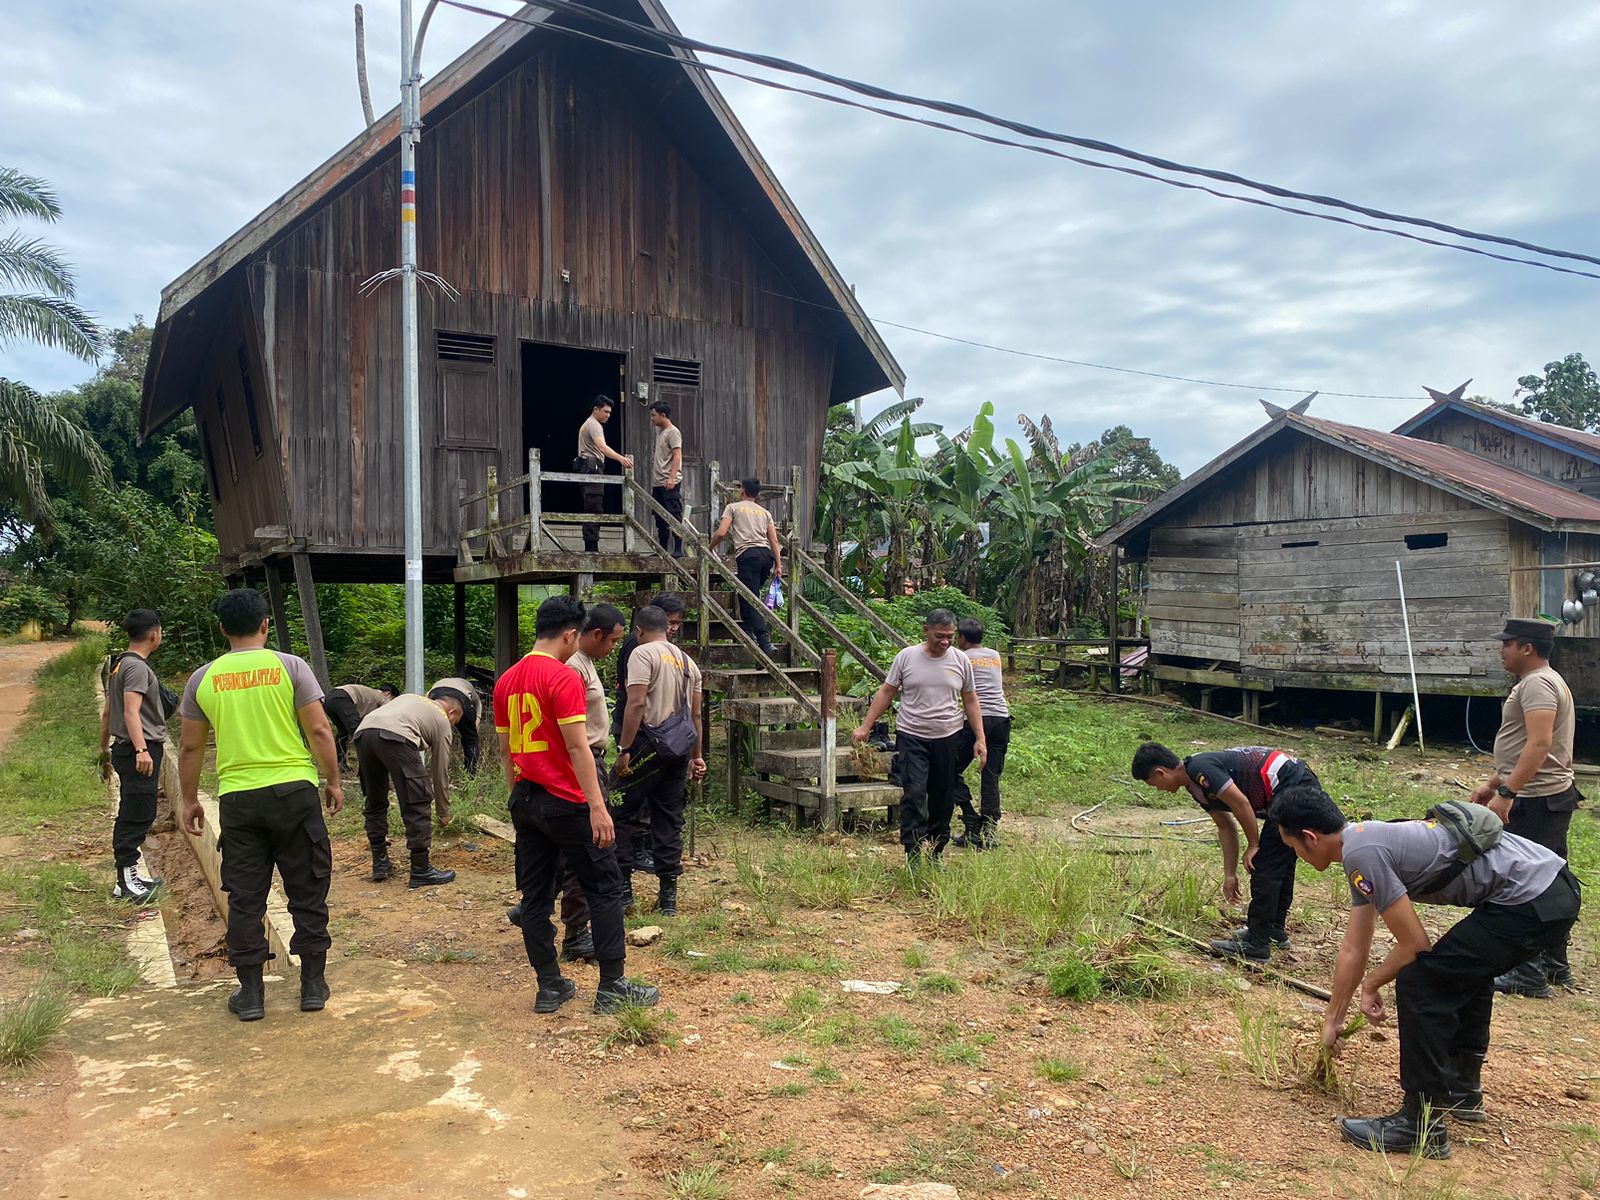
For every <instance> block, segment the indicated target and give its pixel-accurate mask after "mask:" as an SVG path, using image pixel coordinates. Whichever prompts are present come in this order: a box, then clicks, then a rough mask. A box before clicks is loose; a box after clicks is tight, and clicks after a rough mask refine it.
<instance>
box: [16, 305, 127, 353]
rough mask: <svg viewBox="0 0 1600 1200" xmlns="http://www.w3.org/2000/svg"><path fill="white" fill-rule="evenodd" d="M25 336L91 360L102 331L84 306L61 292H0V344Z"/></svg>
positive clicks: (100, 346)
mask: <svg viewBox="0 0 1600 1200" xmlns="http://www.w3.org/2000/svg"><path fill="white" fill-rule="evenodd" d="M22 339H25V340H27V341H31V342H38V343H39V344H40V345H41V346H49V347H50V348H52V349H57V350H65V351H67V352H68V353H69V354H75V355H77V356H78V357H79V358H83V359H88V360H89V361H91V362H92V361H93V360H94V359H96V358H98V357H99V356H100V352H101V350H102V349H104V347H105V335H104V334H103V333H101V332H100V327H99V326H98V325H96V324H95V322H94V318H93V317H91V316H90V315H89V314H88V313H87V312H86V311H85V310H84V309H82V308H80V307H78V305H76V304H74V303H73V302H72V301H70V300H67V299H64V298H63V297H61V296H45V295H40V294H38V293H31V294H30V293H22V294H18V295H0V346H3V345H6V344H7V343H9V342H14V341H18V340H22Z"/></svg>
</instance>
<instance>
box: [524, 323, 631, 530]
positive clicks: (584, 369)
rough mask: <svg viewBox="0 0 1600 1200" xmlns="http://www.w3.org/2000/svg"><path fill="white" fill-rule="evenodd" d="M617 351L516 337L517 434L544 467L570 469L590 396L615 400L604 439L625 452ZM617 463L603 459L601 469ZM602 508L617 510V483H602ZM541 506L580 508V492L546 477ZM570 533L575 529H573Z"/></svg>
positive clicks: (554, 509) (613, 470)
mask: <svg viewBox="0 0 1600 1200" xmlns="http://www.w3.org/2000/svg"><path fill="white" fill-rule="evenodd" d="M623 361H624V359H623V356H622V355H620V354H614V353H612V352H610V351H607V350H581V349H577V348H575V347H572V346H553V345H550V344H548V343H546V342H523V343H522V440H523V443H524V449H525V450H531V449H537V450H538V451H539V461H540V464H541V465H542V467H543V469H544V470H546V471H571V470H572V468H573V459H574V458H576V457H577V453H578V426H580V425H582V424H583V423H584V421H586V420H587V419H588V417H589V413H590V412H591V411H592V409H593V404H594V398H595V397H596V396H598V395H606V396H610V397H611V398H612V399H613V400H616V401H617V405H616V407H614V408H613V409H612V410H611V420H609V421H607V422H606V444H607V445H608V446H610V447H611V448H612V449H613V450H615V451H616V452H617V453H619V454H626V453H627V448H626V447H625V446H624V444H623V440H622V403H621V400H620V396H621V392H622V384H623V379H622V365H623ZM616 472H617V465H616V464H615V463H613V462H609V461H608V462H607V463H606V474H608V475H614V474H616ZM605 491H606V511H607V512H609V513H620V512H621V511H622V493H621V489H619V488H614V487H608V488H606V490H605ZM542 503H543V506H544V509H545V511H546V512H569V513H572V512H582V511H583V494H582V491H581V490H580V488H579V486H578V485H577V484H575V483H552V484H547V485H546V486H545V488H544V492H543V497H542ZM573 532H574V533H575V532H576V530H574V531H573Z"/></svg>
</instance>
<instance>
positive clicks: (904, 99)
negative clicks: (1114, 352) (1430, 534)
mask: <svg viewBox="0 0 1600 1200" xmlns="http://www.w3.org/2000/svg"><path fill="white" fill-rule="evenodd" d="M443 3H445V4H448V5H451V6H452V7H454V8H458V9H462V10H464V11H467V12H475V13H479V14H481V15H483V16H489V17H494V18H495V19H497V20H522V21H523V23H524V24H528V25H535V26H538V27H540V28H545V29H551V30H555V31H559V32H563V33H576V34H578V35H579V36H590V37H592V38H593V39H594V40H597V41H603V42H606V43H607V44H609V45H613V46H616V47H617V48H618V49H622V50H627V51H631V52H636V53H646V54H651V53H655V52H652V51H650V50H649V49H648V48H646V47H640V46H637V45H634V44H629V43H617V42H614V41H610V40H608V39H605V38H600V37H595V36H594V35H592V34H586V33H585V31H582V30H572V29H570V28H568V27H566V26H558V25H551V24H549V23H548V22H542V21H530V20H526V19H524V18H517V17H512V16H508V15H507V14H505V13H500V12H496V11H494V10H493V9H489V8H484V7H481V6H479V5H475V4H471V3H467V2H466V0H443ZM541 6H542V7H545V8H549V9H551V10H553V11H555V12H558V13H567V14H569V15H572V16H576V17H581V18H584V19H587V20H591V21H595V22H598V23H600V24H603V25H607V26H610V27H613V28H618V29H622V30H626V31H627V32H629V33H630V34H633V35H635V36H643V37H646V38H651V39H654V40H655V41H657V42H660V43H663V44H666V45H669V46H673V47H675V48H678V49H682V50H689V51H693V52H696V53H703V54H712V55H718V56H721V57H726V58H733V59H736V60H739V61H742V62H748V63H751V64H754V65H757V66H762V67H765V68H768V69H770V70H775V71H780V72H784V73H788V74H798V75H803V76H806V77H808V78H811V79H816V80H818V81H820V82H823V83H828V84H831V85H832V86H835V87H839V88H843V89H845V90H847V91H852V92H855V93H857V94H860V95H865V96H870V97H873V98H876V99H880V100H887V101H891V102H894V103H898V104H905V105H909V106H912V107H916V108H924V109H929V110H932V111H935V112H940V113H944V114H946V115H949V116H955V117H961V118H964V119H967V120H973V121H978V122H981V123H983V124H987V125H993V126H997V127H999V128H1002V129H1008V130H1010V131H1012V132H1014V133H1018V134H1021V135H1023V136H1026V137H1031V138H1036V139H1039V140H1041V141H1051V142H1059V143H1064V144H1067V145H1072V146H1077V147H1079V148H1082V149H1086V150H1093V151H1096V152H1099V153H1103V154H1109V155H1113V156H1115V157H1119V158H1125V159H1130V160H1133V161H1136V162H1141V163H1144V164H1146V165H1148V166H1152V167H1156V168H1159V169H1161V170H1166V171H1173V172H1176V173H1178V174H1185V175H1196V176H1200V177H1203V178H1207V179H1212V180H1216V181H1218V182H1222V183H1229V184H1233V185H1236V186H1239V187H1244V188H1248V189H1250V190H1252V191H1259V192H1263V193H1265V194H1267V195H1271V196H1277V197H1280V198H1283V199H1292V200H1300V201H1304V202H1306V203H1311V204H1318V205H1322V206H1324V207H1330V208H1338V209H1342V210H1345V211H1348V212H1354V213H1359V214H1361V215H1363V216H1368V217H1372V218H1374V219H1376V220H1383V221H1391V222H1394V223H1397V224H1404V225H1412V226H1417V227H1421V228H1426V229H1432V230H1435V231H1437V232H1440V233H1446V234H1449V235H1451V236H1453V237H1460V238H1465V239H1467V240H1470V241H1480V242H1489V243H1494V244H1498V245H1503V246H1512V247H1516V248H1518V249H1522V250H1527V251H1530V252H1532V253H1535V254H1542V255H1547V256H1550V257H1555V258H1566V259H1574V260H1577V261H1581V262H1587V263H1591V264H1594V265H1596V266H1600V257H1595V256H1593V255H1589V254H1586V253H1582V252H1579V251H1573V250H1562V249H1557V248H1553V247H1548V246H1541V245H1538V244H1537V243H1533V242H1526V241H1522V240H1520V239H1517V238H1511V237H1504V236H1501V235H1498V234H1490V233H1482V232H1478V231H1475V230H1469V229H1463V228H1461V227H1458V226H1454V225H1449V224H1446V223H1444V222H1440V221H1433V220H1430V219H1427V218H1424V217H1412V216H1408V215H1405V214H1402V213H1393V212H1388V211H1386V210H1384V209H1379V208H1373V207H1369V206H1366V205H1361V204H1355V203H1353V202H1351V201H1348V200H1342V199H1340V198H1338V197H1335V196H1325V195H1319V194H1316V193H1311V192H1301V191H1296V190H1294V189H1292V188H1285V187H1280V186H1278V185H1276V184H1271V183H1266V182H1263V181H1261V180H1256V179H1251V178H1249V177H1248V176H1244V175H1237V174H1234V173H1233V172H1230V171H1220V170H1215V169H1212V168H1208V167H1198V166H1192V165H1189V164H1186V163H1181V162H1177V161H1175V160H1172V159H1167V158H1161V157H1158V156H1156V155H1150V154H1144V153H1141V152H1139V151H1136V150H1131V149H1128V148H1127V147H1124V146H1119V145H1117V144H1115V143H1113V142H1105V141H1101V140H1099V139H1096V138H1086V137H1079V136H1075V135H1072V134H1065V133H1060V132H1057V131H1054V130H1049V129H1044V128H1041V127H1040V126H1036V125H1030V124H1027V123H1025V122H1021V121H1014V120H1011V119H1009V118H1005V117H999V116H996V115H994V114H991V113H987V112H984V111H983V110H981V109H976V108H972V107H969V106H967V105H964V104H956V103H952V102H949V101H942V100H934V99H929V98H927V97H921V96H915V95H909V94H906V93H902V92H895V91H892V90H890V89H888V88H882V87H878V86H877V85H875V84H869V83H864V82H861V81H859V80H854V79H850V78H847V77H845V76H840V75H833V74H830V73H828V72H826V71H820V70H818V69H816V68H814V67H808V66H805V65H804V64H802V63H797V62H793V61H791V60H789V59H784V58H778V57H776V56H773V55H767V54H756V53H751V52H749V51H744V50H736V49H733V48H730V47H726V46H719V45H716V44H714V43H710V42H702V41H699V40H698V39H695V38H689V37H685V36H683V35H682V34H676V33H669V32H667V31H665V30H659V29H655V28H653V27H650V26H644V25H639V24H637V23H636V22H633V21H629V20H627V19H625V18H622V17H618V16H614V15H612V14H611V13H606V12H601V11H599V10H598V9H594V8H590V7H589V6H587V5H584V4H580V3H575V2H574V0H541ZM657 56H658V57H668V58H672V59H674V60H675V61H678V62H680V63H684V64H686V65H689V66H691V67H699V68H701V69H703V70H709V71H717V72H719V73H722V74H729V75H734V76H736V77H738V78H741V79H746V80H748V81H750V82H752V83H757V84H760V85H762V86H766V87H774V88H778V89H780V90H785V91H792V92H799V93H801V94H804V95H810V96H814V97H815V98H817V99H823V100H829V101H831V102H834V103H842V104H847V105H851V106H852V107H863V108H867V110H868V111H872V112H876V113H878V114H879V115H883V116H890V117H894V118H896V119H900V120H911V121H918V120H919V119H918V118H915V117H909V116H907V115H905V114H898V113H893V112H890V111H888V110H883V109H876V108H871V107H870V106H863V105H855V104H853V103H852V102H850V101H848V100H845V99H844V98H843V97H837V96H830V95H828V94H826V93H821V92H812V91H808V90H806V89H801V88H793V87H786V86H785V85H782V84H779V83H777V82H776V81H773V80H766V79H762V78H760V77H757V76H749V75H744V74H741V73H739V72H735V71H730V70H728V69H727V68H719V67H717V66H715V65H713V64H708V63H698V62H693V61H691V60H686V59H683V58H681V57H679V56H677V55H660V54H657ZM920 123H923V124H929V125H931V126H932V127H934V128H942V129H945V130H946V131H948V132H954V133H963V134H966V135H967V136H974V137H981V135H978V134H975V133H973V132H972V131H969V130H963V129H960V128H959V127H955V126H948V125H941V124H938V123H934V122H926V121H922V122H920ZM983 140H995V139H983ZM997 144H1001V145H1012V146H1016V147H1017V148H1019V149H1031V150H1035V151H1037V152H1044V153H1048V151H1045V150H1044V149H1043V148H1042V147H1032V146H1027V145H1023V144H1021V143H1014V142H1009V141H1005V140H1003V139H1002V140H997ZM1056 156H1057V157H1063V158H1067V159H1068V160H1069V161H1072V162H1076V163H1080V164H1081V165H1086V166H1095V167H1099V168H1102V169H1111V170H1117V169H1119V168H1116V167H1114V166H1113V165H1112V164H1108V163H1097V162H1094V161H1092V160H1087V159H1078V158H1075V157H1073V156H1070V155H1056ZM1124 170H1125V169H1124ZM1125 173H1128V174H1134V175H1137V176H1138V177H1141V178H1146V179H1151V180H1154V181H1156V182H1161V183H1167V184H1169V185H1172V186H1177V187H1189V188H1190V189H1191V190H1199V191H1205V192H1207V193H1208V194H1210V195H1214V196H1218V197H1220V198H1223V199H1229V200H1238V201H1241V202H1244V203H1253V204H1259V205H1263V206H1265V207H1273V208H1279V209H1280V210H1281V211H1285V212H1290V213H1293V214H1295V215H1297V216H1315V217H1320V218H1322V219H1331V220H1338V218H1333V217H1331V216H1330V215H1329V214H1318V213H1310V212H1306V211H1304V210H1301V209H1294V208H1286V207H1284V206H1281V205H1274V204H1270V203H1269V202H1266V201H1260V200H1257V199H1255V198H1253V197H1244V196H1237V195H1233V194H1231V193H1227V192H1216V191H1211V190H1210V189H1208V188H1204V187H1196V186H1195V185H1185V184H1182V183H1180V182H1179V181H1176V180H1169V179H1165V178H1162V177H1161V176H1154V175H1145V174H1143V173H1142V172H1133V171H1125ZM1342 223H1345V224H1351V225H1354V226H1356V227H1357V228H1361V229H1367V230H1369V231H1372V232H1381V233H1390V234H1393V235H1395V236H1401V237H1410V236H1412V235H1407V234H1404V233H1401V232H1400V231H1398V230H1386V229H1382V228H1379V227H1376V226H1370V225H1365V224H1362V223H1360V222H1355V221H1344V222H1342ZM1413 240H1416V241H1421V242H1424V243H1425V244H1428V245H1436V246H1442V247H1446V248H1449V249H1456V250H1465V251H1467V252H1469V253H1480V254H1483V253H1486V252H1483V251H1477V250H1473V249H1472V248H1470V247H1465V246H1459V245H1456V244H1455V243H1450V242H1438V241H1433V240H1431V239H1427V238H1418V237H1413ZM1487 256H1488V257H1492V258H1499V259H1501V260H1502V261H1506V262H1515V263H1519V264H1522V265H1526V266H1540V267H1545V268H1546V269H1549V270H1555V271H1561V272H1563V273H1567V274H1577V275H1583V276H1586V277H1588V278H1600V276H1596V275H1594V274H1593V273H1592V272H1587V271H1566V270H1565V269H1564V268H1560V267H1555V266H1553V265H1551V264H1548V263H1538V262H1533V261H1531V260H1528V259H1521V258H1511V257H1506V256H1501V255H1493V254H1490V255H1487Z"/></svg>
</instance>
